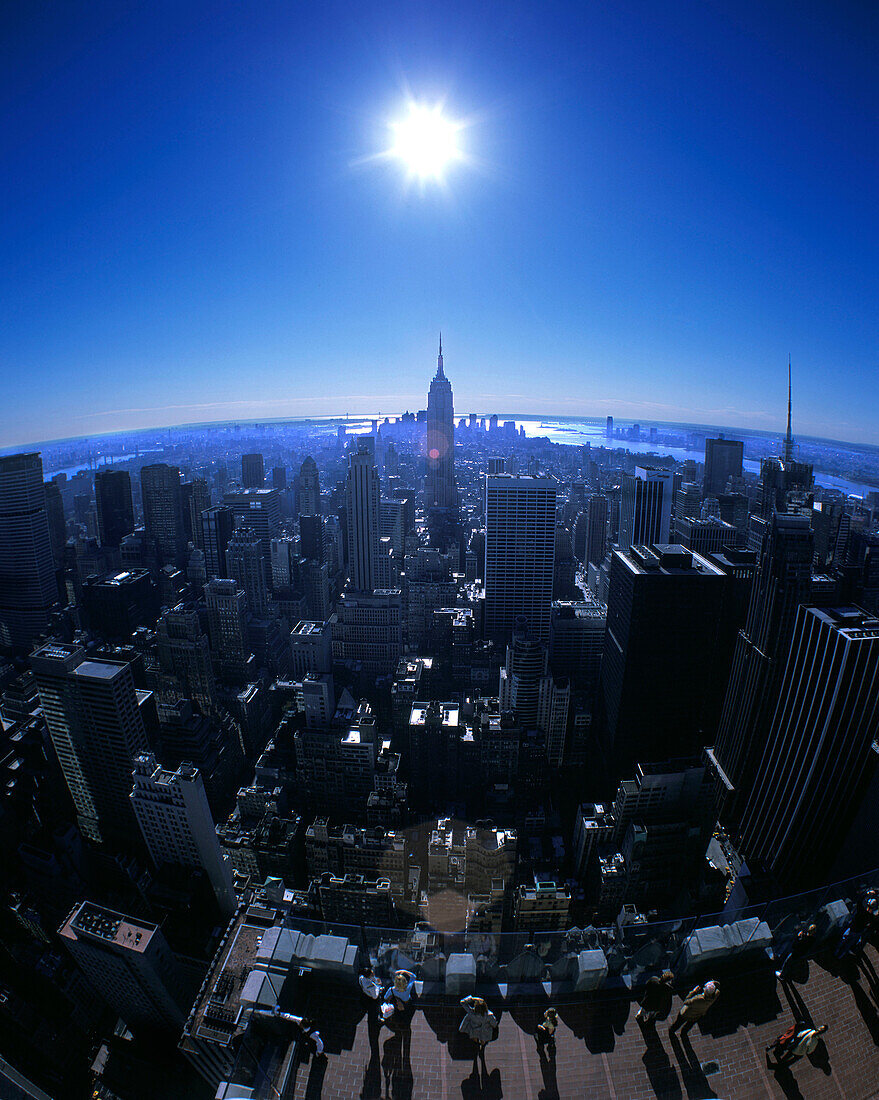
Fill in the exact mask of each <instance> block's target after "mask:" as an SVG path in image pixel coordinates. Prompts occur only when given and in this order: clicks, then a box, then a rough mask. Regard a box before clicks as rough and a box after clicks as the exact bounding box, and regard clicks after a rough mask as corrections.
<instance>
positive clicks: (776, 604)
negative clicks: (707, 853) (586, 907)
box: [711, 513, 813, 831]
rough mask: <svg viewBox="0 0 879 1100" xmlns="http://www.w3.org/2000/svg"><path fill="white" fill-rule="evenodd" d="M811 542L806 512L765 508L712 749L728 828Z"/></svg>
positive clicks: (773, 685) (749, 774) (762, 724)
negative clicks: (745, 613) (769, 514)
mask: <svg viewBox="0 0 879 1100" xmlns="http://www.w3.org/2000/svg"><path fill="white" fill-rule="evenodd" d="M812 547H813V536H812V531H811V528H810V527H809V519H808V517H807V516H792V515H784V514H780V513H776V514H773V515H772V517H771V523H770V524H769V526H768V530H767V532H766V534H765V537H764V540H763V546H762V551H761V554H760V557H759V560H758V566H757V573H756V576H755V577H754V582H753V587H752V589H751V600H750V605H749V608H748V617H747V621H746V623H745V627H744V629H743V630H741V631H739V634H738V637H737V638H736V642H735V650H734V654H733V663H732V670H731V673H730V678H729V684H728V686H727V690H726V697H725V699H724V704H723V709H722V711H721V715H720V722H719V724H718V728H717V739H716V741H715V743H714V749H713V750H712V753H711V756H712V759H713V760H714V761H715V763H716V765H717V766H718V768H719V770H720V774H721V778H722V786H721V790H722V792H723V797H722V800H721V805H720V811H721V819H722V820H723V821H724V822H725V824H727V826H728V827H729V828H730V829H731V830H732V831H735V827H736V824H737V822H738V820H739V818H740V815H741V812H742V810H743V808H744V804H745V802H746V801H747V799H748V797H749V795H750V791H751V788H752V784H753V780H754V775H755V773H756V770H757V767H758V764H759V760H760V754H761V752H762V746H763V744H764V741H765V738H766V731H767V728H768V723H769V720H770V718H771V716H772V711H773V709H774V706H775V700H776V697H777V692H778V681H779V675H780V669H779V666H782V667H783V664H784V661H785V658H786V655H787V652H788V646H789V643H790V638H791V633H792V631H793V625H794V619H795V617H796V614H797V608H798V607H799V606H800V604H802V603H805V602H807V601H808V600H809V599H810V596H811V573H812Z"/></svg>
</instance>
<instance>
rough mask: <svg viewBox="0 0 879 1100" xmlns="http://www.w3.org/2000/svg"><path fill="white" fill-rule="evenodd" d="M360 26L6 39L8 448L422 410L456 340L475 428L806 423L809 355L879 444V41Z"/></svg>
mask: <svg viewBox="0 0 879 1100" xmlns="http://www.w3.org/2000/svg"><path fill="white" fill-rule="evenodd" d="M339 14H340V13H338V12H335V11H334V10H333V9H331V8H326V9H321V10H320V11H319V12H313V13H310V14H309V15H308V17H307V18H303V17H301V14H300V13H296V14H295V15H294V13H293V12H292V11H290V10H287V9H285V8H284V7H283V6H282V5H276V4H268V5H265V6H263V7H262V8H261V9H260V12H259V14H258V15H257V14H254V13H249V12H244V11H240V12H232V11H222V12H219V13H217V12H216V11H214V10H212V9H211V7H210V6H208V5H201V4H198V3H189V4H184V5H178V6H175V7H173V8H171V7H168V8H163V7H162V6H161V5H159V7H158V8H151V9H149V10H147V9H135V8H131V9H126V10H121V9H119V8H117V7H116V6H112V7H111V6H101V5H94V6H91V7H90V8H89V9H88V10H86V9H85V7H82V6H80V7H77V6H74V7H73V8H72V9H71V10H70V12H69V13H68V14H67V15H65V17H64V18H61V17H60V16H58V17H57V18H53V19H52V20H51V21H50V20H48V18H46V17H45V16H41V15H39V14H36V13H34V12H30V13H28V14H27V15H24V16H19V17H17V18H16V19H13V18H11V17H7V26H6V28H5V30H6V34H5V37H6V40H7V42H8V43H9V50H8V52H9V57H10V59H11V61H10V64H9V65H8V67H7V69H6V71H5V74H4V77H3V84H2V87H3V91H4V93H5V101H6V102H7V104H8V105H9V106H10V107H12V106H13V105H14V111H12V112H10V129H9V139H8V140H9V143H10V151H11V152H12V153H13V154H14V155H12V156H8V157H7V158H6V163H7V168H6V169H5V170H4V173H3V175H2V179H3V183H4V185H5V189H6V192H7V210H8V214H9V217H8V219H7V228H6V229H5V230H4V231H3V233H2V234H0V257H2V259H3V264H2V267H0V270H2V271H3V275H2V277H0V278H2V284H0V285H2V287H3V293H4V300H5V301H6V302H7V315H6V317H5V319H4V334H3V337H2V340H0V355H2V361H3V362H4V365H5V370H6V376H7V382H8V393H7V404H8V413H9V415H8V417H7V421H6V422H7V424H12V425H14V427H13V428H12V429H9V428H7V429H6V430H5V431H4V434H3V436H2V437H0V446H4V447H5V446H18V445H22V444H25V443H29V442H35V441H40V440H49V439H61V438H69V437H75V436H80V435H89V434H92V433H96V432H102V431H122V430H129V429H136V428H140V427H157V426H162V425H165V424H167V425H176V424H182V423H195V422H203V421H205V420H208V421H210V420H212V419H219V420H229V419H233V420H234V419H259V418H260V417H263V416H268V415H269V414H271V415H273V416H278V415H280V416H295V415H301V416H307V415H342V414H344V413H345V412H350V413H359V414H362V413H367V412H368V413H374V412H378V411H382V412H391V411H394V412H396V411H402V410H403V409H405V408H406V407H408V408H413V407H415V408H418V407H421V406H420V401H421V400H423V384H422V377H423V370H424V367H425V365H426V364H427V363H429V360H430V349H431V346H432V345H433V344H434V340H435V335H434V334H435V333H436V331H437V330H438V329H440V328H442V329H443V330H444V331H445V332H446V338H447V346H448V354H449V362H450V363H453V364H454V374H455V377H456V379H458V382H457V384H456V399H457V402H458V407H459V408H460V409H461V410H465V409H466V410H469V409H471V408H476V409H487V408H490V407H494V408H496V409H498V410H501V409H503V410H505V411H508V412H520V413H526V412H528V413H534V414H535V415H557V414H558V413H560V412H562V411H565V412H574V413H579V414H581V415H589V416H600V415H602V414H603V413H605V412H606V411H610V412H612V414H613V415H614V416H617V417H620V418H629V417H631V418H633V419H641V420H646V419H653V420H662V421H668V422H675V423H693V424H718V425H724V426H727V427H729V428H731V429H735V428H738V429H742V428H748V427H750V428H754V429H761V430H770V431H779V432H781V431H783V430H784V396H785V394H784V389H785V381H786V380H785V378H784V367H785V366H786V360H787V357H788V355H789V354H790V355H792V357H793V363H794V371H795V378H796V390H795V392H796V395H797V396H796V399H795V417H796V422H797V427H798V431H799V433H800V434H804V435H812V436H817V437H821V438H830V439H845V440H850V441H852V442H855V443H871V444H875V443H879V435H877V429H876V428H875V422H874V418H872V417H871V416H870V412H871V410H872V409H873V408H874V407H875V404H876V400H877V399H879V382H877V380H876V372H875V371H874V370H872V369H871V367H872V366H873V363H874V360H875V348H876V335H877V333H876V321H875V311H874V310H873V309H872V303H873V302H875V300H876V293H875V291H876V289H877V288H876V278H877V276H876V270H877V265H876V263H875V240H876V234H875V232H873V229H874V228H875V211H874V209H873V205H872V203H871V202H870V195H871V194H872V193H873V192H874V191H875V182H876V158H875V157H874V156H873V155H872V153H871V150H872V138H871V134H870V123H869V119H870V118H872V117H873V115H874V114H875V111H874V107H875V102H876V98H877V96H876V74H875V71H874V66H873V65H872V64H871V51H870V49H869V43H870V41H871V40H872V39H873V38H874V37H875V36H874V30H875V26H874V20H875V16H874V15H871V13H869V12H866V11H864V10H862V9H858V8H855V7H850V8H849V7H834V8H833V9H829V8H828V9H819V10H817V11H815V12H812V13H809V14H804V13H802V12H798V13H796V15H794V14H792V13H790V12H787V11H785V10H784V8H783V7H771V6H770V7H768V8H766V9H761V11H760V12H751V13H737V14H736V16H735V17H734V18H733V17H730V16H729V15H728V14H723V13H720V12H718V11H713V10H711V9H708V8H705V7H697V6H696V5H686V4H685V5H683V6H682V7H681V8H680V9H676V10H674V11H665V12H654V13H651V15H650V16H649V17H645V15H644V13H643V12H642V11H640V10H637V9H636V8H635V7H634V6H630V5H626V4H623V5H616V6H615V7H614V8H613V9H612V10H610V9H608V10H598V9H582V8H580V7H575V6H568V5H562V4H554V5H550V6H546V7H543V6H542V7H541V8H540V9H539V10H538V9H536V8H529V7H528V6H522V7H513V8H510V9H505V12H504V14H503V16H499V15H497V13H489V12H482V11H469V10H468V9H467V8H466V7H463V6H462V7H455V8H452V9H450V10H447V11H445V12H444V13H443V18H442V19H440V18H438V17H435V16H433V15H431V14H430V13H428V12H426V11H423V10H421V9H419V8H414V9H410V8H407V9H403V8H400V9H399V10H395V11H393V12H390V11H388V10H386V9H385V8H382V10H381V12H379V11H378V9H377V8H372V7H369V6H366V7H364V8H362V9H360V10H359V11H358V14H357V17H356V18H337V16H338V15H339ZM346 14H350V13H346ZM25 66H27V69H25ZM718 73H723V74H724V75H723V77H721V78H719V79H718V76H717V74H718ZM409 99H412V100H415V101H416V102H418V103H421V104H424V105H427V106H429V105H431V104H439V103H443V104H444V111H445V113H446V115H447V117H448V118H449V119H450V120H452V121H453V122H455V123H456V124H457V123H460V130H459V133H458V142H459V144H460V148H461V156H460V158H459V159H458V160H456V161H455V162H454V163H452V164H451V166H450V168H449V171H448V172H447V173H446V175H445V177H444V178H443V180H442V181H441V182H432V181H429V180H428V181H423V182H422V183H421V184H420V185H412V184H410V183H407V180H406V174H405V172H404V170H403V168H402V167H401V165H400V164H398V163H396V162H395V160H394V158H387V157H382V155H381V154H382V151H383V150H385V149H387V147H388V144H389V141H390V135H391V131H392V127H393V124H394V123H395V121H397V120H399V118H400V117H401V114H402V113H404V111H405V105H406V102H407V100H409ZM511 227H515V228H514V230H513V231H512V232H511V231H510V229H511ZM340 303H344V308H341V307H340ZM317 377H320V378H321V382H322V384H321V386H320V392H319V393H318V392H316V390H317V387H315V386H314V385H313V380H314V379H315V378H317ZM537 378H539V379H540V387H539V389H538V387H537V386H536V383H535V380H536V379H537Z"/></svg>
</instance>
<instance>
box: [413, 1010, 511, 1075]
mask: <svg viewBox="0 0 879 1100" xmlns="http://www.w3.org/2000/svg"><path fill="white" fill-rule="evenodd" d="M488 1008H489V1011H490V1012H493V1013H494V1015H495V1017H496V1019H497V1021H498V1024H500V1022H501V1019H502V1017H503V1008H502V1006H501V1005H500V1004H499V1003H496V1002H495V1001H489V1002H488ZM423 1015H424V1019H425V1020H426V1021H427V1025H428V1027H430V1029H431V1031H433V1033H434V1034H435V1035H436V1037H437V1040H438V1041H439V1042H440V1043H444V1044H445V1045H446V1047H447V1048H448V1052H449V1057H450V1058H451V1059H452V1060H453V1061H455V1062H464V1061H469V1060H470V1059H471V1058H472V1057H473V1052H474V1050H475V1049H476V1044H475V1043H474V1042H473V1041H472V1040H471V1039H470V1038H468V1036H466V1035H462V1034H461V1032H460V1031H459V1030H458V1029H459V1027H460V1026H461V1021H462V1020H463V1019H464V1009H463V1008H461V1007H460V1005H428V1004H425V1005H424V1007H423ZM490 1049H491V1044H489V1050H490Z"/></svg>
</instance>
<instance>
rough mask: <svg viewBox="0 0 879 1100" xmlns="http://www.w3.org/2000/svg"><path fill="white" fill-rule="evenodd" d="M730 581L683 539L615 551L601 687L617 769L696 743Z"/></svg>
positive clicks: (714, 680) (713, 683)
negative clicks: (680, 542) (676, 543)
mask: <svg viewBox="0 0 879 1100" xmlns="http://www.w3.org/2000/svg"><path fill="white" fill-rule="evenodd" d="M728 583H729V578H728V577H727V576H725V574H724V573H723V572H721V570H720V569H718V568H717V567H716V566H714V565H712V564H711V563H710V562H708V561H705V560H704V559H703V558H700V557H699V556H698V555H694V554H691V553H690V551H688V550H685V549H684V548H683V547H682V546H674V545H672V546H652V547H649V548H648V547H632V548H631V549H629V550H626V551H620V550H617V551H614V553H613V555H612V557H611V571H610V585H609V589H608V597H607V633H606V635H605V644H604V657H603V659H602V665H601V685H600V688H599V691H600V695H601V699H602V703H603V707H604V716H605V719H606V722H607V735H608V741H609V747H610V750H611V753H612V756H613V759H614V762H615V773H616V775H618V776H626V775H628V774H630V773H631V772H632V770H633V769H634V767H635V764H636V762H638V761H655V760H665V759H669V758H671V757H675V756H687V755H690V754H692V753H694V752H699V750H700V749H701V746H702V744H703V740H702V730H703V728H704V727H705V726H706V724H709V725H710V724H711V722H712V718H713V721H715V722H716V720H717V708H718V706H719V695H720V684H721V683H722V679H723V678H724V677H725V672H726V670H725V669H719V668H718V667H717V660H716V655H717V648H718V633H719V631H720V630H721V629H722V609H723V607H724V605H725V600H724V597H725V593H726V589H727V585H728ZM712 728H713V727H712Z"/></svg>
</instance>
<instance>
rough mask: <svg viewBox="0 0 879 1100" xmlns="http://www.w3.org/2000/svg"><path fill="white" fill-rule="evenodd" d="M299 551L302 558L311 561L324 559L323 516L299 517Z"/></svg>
mask: <svg viewBox="0 0 879 1100" xmlns="http://www.w3.org/2000/svg"><path fill="white" fill-rule="evenodd" d="M299 552H300V555H301V556H302V557H303V558H306V559H308V560H311V561H316V562H322V561H323V560H324V521H323V516H317V515H314V516H300V517H299Z"/></svg>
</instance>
